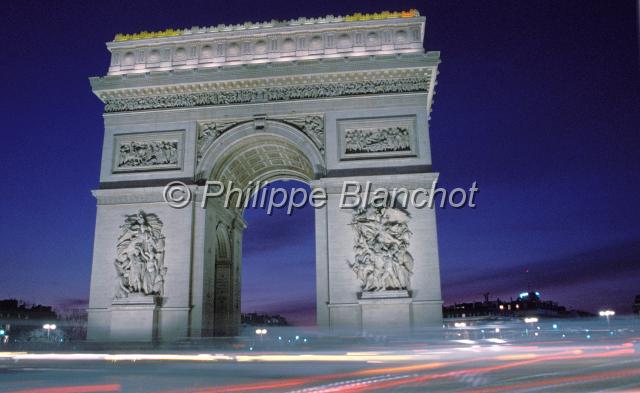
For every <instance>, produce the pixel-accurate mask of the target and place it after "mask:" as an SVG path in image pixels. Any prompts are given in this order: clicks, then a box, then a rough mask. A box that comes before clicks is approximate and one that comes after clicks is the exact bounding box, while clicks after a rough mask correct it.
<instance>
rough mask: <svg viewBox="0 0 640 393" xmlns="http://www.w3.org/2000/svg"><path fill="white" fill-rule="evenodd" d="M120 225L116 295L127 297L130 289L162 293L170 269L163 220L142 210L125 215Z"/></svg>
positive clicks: (116, 261) (143, 292) (152, 293)
mask: <svg viewBox="0 0 640 393" xmlns="http://www.w3.org/2000/svg"><path fill="white" fill-rule="evenodd" d="M120 228H121V229H122V233H121V234H120V237H119V238H118V243H117V256H116V260H115V267H116V272H117V273H118V284H117V287H116V297H117V298H123V297H127V296H129V294H130V293H142V294H144V295H159V296H162V295H163V292H164V276H165V274H166V272H167V268H166V267H164V236H163V235H162V233H161V231H162V222H161V221H160V219H159V218H158V216H157V215H155V214H147V213H145V212H144V211H142V210H140V211H139V212H138V213H137V214H131V215H127V216H125V222H124V224H122V225H121V226H120Z"/></svg>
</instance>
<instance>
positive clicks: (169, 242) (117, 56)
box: [88, 13, 442, 340]
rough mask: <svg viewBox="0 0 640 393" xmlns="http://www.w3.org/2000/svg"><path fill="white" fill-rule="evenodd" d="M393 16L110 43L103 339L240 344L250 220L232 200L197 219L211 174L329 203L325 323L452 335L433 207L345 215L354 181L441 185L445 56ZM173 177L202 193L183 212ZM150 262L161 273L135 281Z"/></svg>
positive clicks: (95, 333)
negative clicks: (438, 149)
mask: <svg viewBox="0 0 640 393" xmlns="http://www.w3.org/2000/svg"><path fill="white" fill-rule="evenodd" d="M393 15H395V14H393ZM393 15H392V17H389V18H384V19H370V20H355V21H354V20H348V18H344V17H340V18H333V17H328V18H327V19H322V20H305V21H306V22H304V23H298V22H296V21H289V22H282V23H275V22H270V23H267V24H264V25H251V26H253V27H252V28H242V27H233V28H218V27H216V28H194V29H191V30H190V31H189V32H188V33H187V32H186V31H184V30H181V31H178V32H176V31H173V32H171V31H169V32H168V33H166V34H165V35H162V34H156V35H153V34H148V35H143V36H142V37H147V36H148V38H141V39H131V40H127V39H122V36H120V39H118V40H116V41H114V42H112V43H109V44H108V45H107V46H108V48H109V50H110V51H111V53H112V62H111V66H110V67H109V72H108V75H107V76H104V77H96V78H91V83H92V87H93V91H94V93H95V94H96V95H97V96H98V97H99V98H100V99H101V100H102V101H103V102H104V103H105V115H104V122H105V136H104V145H103V155H102V165H101V174H100V188H99V189H97V190H94V191H93V194H94V196H95V197H96V199H97V203H98V209H97V218H96V234H95V242H94V256H93V268H92V278H91V297H90V304H89V332H88V335H89V338H90V339H94V340H109V339H112V340H172V339H180V338H185V337H201V336H211V335H233V334H236V333H237V328H238V324H239V321H240V319H239V318H240V286H241V274H240V272H241V262H242V255H241V253H242V234H243V230H244V228H245V226H246V224H245V222H244V220H243V218H242V211H241V210H238V209H230V208H224V207H223V206H222V205H221V201H219V200H212V201H208V203H207V206H206V208H204V209H203V208H200V201H201V198H202V194H203V192H204V187H203V184H204V181H205V180H207V179H211V180H222V181H233V182H234V185H235V186H239V187H248V186H249V185H250V184H251V183H253V184H255V183H256V182H258V181H271V180H275V179H279V178H291V179H298V180H301V181H305V182H307V183H309V184H311V187H312V188H322V189H324V190H325V191H326V192H327V194H328V204H327V206H326V207H324V208H320V209H317V210H316V212H315V221H316V223H315V228H316V229H315V232H316V233H315V235H316V277H317V278H316V279H317V285H316V287H317V320H318V324H319V325H321V326H326V327H332V328H349V329H363V328H364V329H373V328H377V327H385V326H394V327H401V328H407V327H420V326H425V325H427V324H433V323H436V324H437V323H439V322H440V320H441V303H442V302H441V294H440V274H439V262H438V251H437V238H436V223H435V212H434V211H433V210H430V209H412V208H409V209H408V210H407V211H403V212H394V210H393V209H388V211H370V212H367V211H366V210H364V211H360V212H355V213H354V211H353V210H352V209H342V208H339V206H338V203H339V198H340V195H339V194H340V191H341V187H342V184H343V181H344V180H358V181H362V182H363V183H364V182H366V181H372V182H373V183H374V184H375V185H376V186H382V187H388V188H391V187H406V188H408V189H413V188H418V187H422V188H430V186H431V184H432V183H433V181H435V180H436V179H437V173H433V172H432V170H431V153H430V144H429V133H428V125H429V122H428V120H429V113H430V111H431V106H432V103H433V95H434V85H435V79H436V75H437V67H438V64H439V54H438V53H437V52H428V53H424V50H423V49H422V39H423V36H424V18H423V17H420V16H418V15H416V14H415V13H414V14H411V13H408V14H402V15H404V16H403V17H399V16H398V17H393ZM398 15H400V14H398ZM332 18H333V19H332ZM352 19H353V18H352ZM360 19H363V18H360ZM174 33H175V34H174ZM163 34H164V33H163ZM136 37H137V36H136ZM338 56H339V58H338ZM294 60H295V61H294ZM175 180H179V181H182V182H183V183H185V184H186V185H187V186H188V188H189V190H190V192H191V194H192V195H193V197H194V198H193V200H192V201H191V203H190V204H189V205H187V206H186V207H185V208H183V209H174V208H172V207H170V206H169V205H168V204H166V203H165V202H164V200H163V189H164V185H166V184H167V183H169V182H170V181H175ZM136 217H138V218H140V222H141V223H142V224H141V223H137V222H138V221H136V220H135V218H136ZM145 217H148V218H149V219H148V220H147V219H146V218H145ZM145 220H146V221H145ZM354 220H355V221H354ZM354 222H357V223H358V225H360V224H362V226H361V227H359V228H360V229H359V231H360V232H357V231H356V232H354ZM123 223H128V224H127V225H128V226H127V227H126V228H123V225H124V224H123ZM136 223H137V224H136ZM145 223H147V224H148V225H147V224H145ZM145 225H146V226H145ZM147 227H148V228H147ZM372 228H374V229H375V231H382V232H384V233H386V235H375V234H373V232H371V231H372V230H373V229H372ZM136 231H137V232H136ZM376 233H377V232H376ZM151 235H153V236H151ZM381 236H384V239H383V238H382V237H381ZM160 243H161V244H160ZM151 251H152V252H151ZM160 257H161V260H160ZM114 261H115V262H114ZM140 267H145V268H146V267H149V268H151V270H152V271H153V274H148V275H144V274H142V275H136V272H138V270H136V269H138V268H140ZM132 269H133V272H132ZM130 279H131V280H130ZM138 279H139V282H138V281H137V280H138ZM145 280H146V281H145ZM138 284H140V285H138ZM122 287H124V289H125V290H122V289H123V288H122ZM118 289H119V290H120V291H118ZM123 293H124V294H126V296H123ZM134 311H135V312H134ZM136 312H137V313H140V315H141V317H140V323H137V324H136V322H135V321H134V318H133V317H132V315H134V314H135V313H136Z"/></svg>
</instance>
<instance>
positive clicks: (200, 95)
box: [103, 74, 431, 113]
mask: <svg viewBox="0 0 640 393" xmlns="http://www.w3.org/2000/svg"><path fill="white" fill-rule="evenodd" d="M345 79H346V78H345ZM430 89H431V76H430V74H429V75H426V76H421V77H407V78H394V79H366V80H345V81H342V82H323V83H305V84H300V85H293V86H267V87H259V88H237V89H233V88H232V89H220V90H214V91H207V92H197V93H178V94H165V95H152V96H141V97H130V98H104V99H103V101H104V103H105V109H104V111H105V112H106V113H114V112H129V111H139V110H152V109H171V108H189V107H197V106H212V105H233V104H253V103H266V102H277V101H293V100H304V99H318V98H334V97H345V96H359V95H368V94H397V93H417V92H429V91H430Z"/></svg>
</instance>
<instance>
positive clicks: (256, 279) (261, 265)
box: [241, 180, 316, 326]
mask: <svg viewBox="0 0 640 393" xmlns="http://www.w3.org/2000/svg"><path fill="white" fill-rule="evenodd" d="M281 189H284V190H287V192H290V194H291V191H292V190H294V189H298V190H301V189H304V190H305V191H307V192H308V191H309V190H310V187H309V185H308V184H306V183H303V182H300V181H295V180H289V181H275V182H273V183H270V184H269V185H267V186H265V187H263V188H262V189H261V190H260V191H259V194H258V198H261V197H262V194H263V193H266V194H267V199H268V194H269V193H272V192H276V190H281ZM244 220H245V221H246V223H247V228H246V229H245V231H244V239H243V250H242V255H243V259H242V294H241V297H242V310H241V311H242V314H243V318H242V322H243V326H252V325H280V324H282V323H283V322H285V321H286V323H287V324H288V325H295V326H310V325H315V323H316V304H315V302H316V282H315V275H316V266H315V257H316V254H315V246H316V245H315V227H314V224H315V217H314V210H313V207H311V206H310V205H309V204H307V205H305V206H304V207H301V208H298V209H294V210H292V213H291V214H288V213H287V210H286V208H281V209H274V210H273V211H272V212H271V214H269V213H268V211H267V208H266V207H256V208H252V207H249V208H247V209H245V211H244ZM278 317H281V318H278Z"/></svg>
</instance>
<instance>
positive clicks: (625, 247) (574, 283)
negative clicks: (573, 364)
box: [443, 240, 640, 298]
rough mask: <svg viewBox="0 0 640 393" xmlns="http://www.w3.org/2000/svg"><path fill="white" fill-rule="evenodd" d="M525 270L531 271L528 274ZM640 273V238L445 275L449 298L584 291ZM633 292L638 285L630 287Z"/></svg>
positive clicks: (444, 284) (444, 281)
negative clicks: (537, 290) (530, 289)
mask: <svg viewBox="0 0 640 393" xmlns="http://www.w3.org/2000/svg"><path fill="white" fill-rule="evenodd" d="M525 269H528V270H529V272H528V273H525ZM630 275H633V276H636V277H637V276H640V240H633V241H629V242H625V243H620V244H615V245H610V246H606V247H602V248H597V249H593V250H587V251H584V252H580V253H576V254H573V255H567V256H564V257H559V258H554V259H549V260H541V261H538V262H532V263H528V264H526V265H525V264H518V265H512V266H505V267H499V268H495V269H490V270H488V269H483V270H482V271H481V272H478V274H473V272H469V273H468V274H464V275H457V276H456V277H443V288H445V290H446V292H447V297H448V298H458V297H467V296H469V295H470V294H474V295H475V294H480V293H482V292H484V291H490V292H492V293H493V294H503V293H512V294H516V293H518V292H520V291H521V290H522V289H523V288H527V287H528V286H529V285H532V286H533V287H536V288H539V287H541V286H543V287H544V288H568V287H575V288H576V290H582V291H583V292H584V293H583V294H582V295H584V296H588V290H587V289H586V286H588V285H593V284H595V283H606V282H607V281H610V282H613V281H616V280H619V279H621V278H624V277H627V276H630ZM629 290H630V291H631V292H633V291H637V290H638V288H630V289H629Z"/></svg>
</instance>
